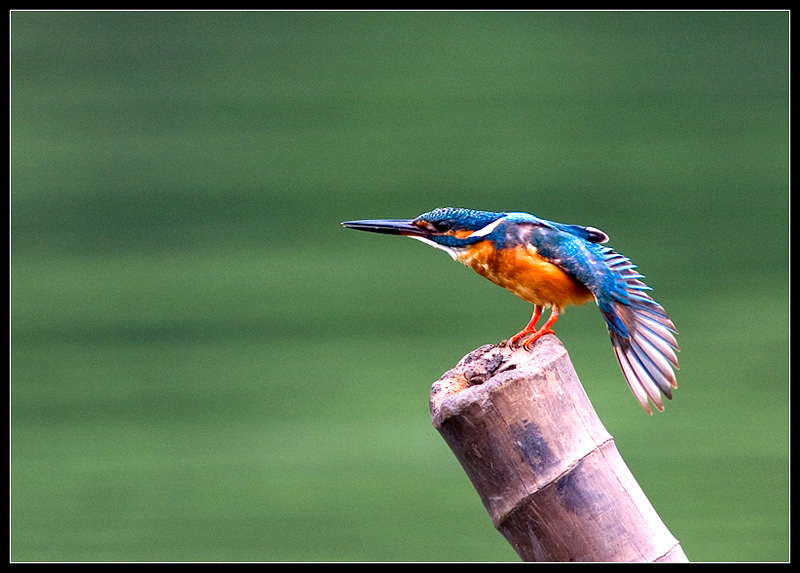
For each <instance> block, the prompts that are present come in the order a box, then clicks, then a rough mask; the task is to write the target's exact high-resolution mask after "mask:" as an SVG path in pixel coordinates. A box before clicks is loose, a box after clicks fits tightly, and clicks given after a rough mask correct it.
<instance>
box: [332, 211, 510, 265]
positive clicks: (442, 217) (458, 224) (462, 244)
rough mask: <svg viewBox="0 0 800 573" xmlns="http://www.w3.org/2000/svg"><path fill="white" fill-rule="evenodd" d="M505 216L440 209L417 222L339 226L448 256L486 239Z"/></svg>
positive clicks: (379, 221) (423, 215)
mask: <svg viewBox="0 0 800 573" xmlns="http://www.w3.org/2000/svg"><path fill="white" fill-rule="evenodd" d="M505 215H506V213H490V212H488V211H473V210H471V209H455V208H453V207H442V208H439V209H435V210H433V211H430V212H429V213H423V214H422V215H420V216H419V217H417V218H416V219H372V220H363V221H347V222H344V223H342V225H344V226H345V227H347V228H348V229H357V230H359V231H370V232H372V233H384V234H387V235H403V236H406V237H411V238H412V239H417V240H420V241H423V242H425V243H428V244H429V245H432V246H434V247H437V248H439V249H442V250H444V251H447V252H448V253H449V254H450V256H451V257H453V258H454V259H455V258H458V255H459V254H460V253H462V252H463V251H464V250H465V249H467V248H468V247H469V246H470V245H473V244H475V243H478V242H480V241H483V240H486V239H487V237H488V236H489V235H490V234H491V233H492V232H493V231H495V229H496V228H497V226H498V224H499V223H500V222H501V221H502V220H503V218H504V217H505Z"/></svg>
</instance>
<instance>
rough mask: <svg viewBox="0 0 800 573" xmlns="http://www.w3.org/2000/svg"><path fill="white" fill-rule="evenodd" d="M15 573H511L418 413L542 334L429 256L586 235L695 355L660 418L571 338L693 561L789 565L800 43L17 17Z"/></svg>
mask: <svg viewBox="0 0 800 573" xmlns="http://www.w3.org/2000/svg"><path fill="white" fill-rule="evenodd" d="M10 24H11V26H10V30H11V199H10V206H11V281H10V282H11V393H10V405H11V559H12V560H15V561H29V560H39V561H49V560H86V561H90V560H107V561H116V560H134V561H149V560H176V561H178V560H194V561H215V560H233V561H238V560H261V561H282V560H304V561H317V560H325V561H337V560H355V561H358V560H369V561H384V560H414V561H426V560H427V561H444V560H451V561H457V560H471V561H488V560H497V561H505V560H508V561H516V560H518V558H517V556H516V554H515V553H514V551H513V550H512V549H511V547H510V546H509V545H508V544H507V543H506V542H505V540H504V539H503V538H502V536H500V534H499V533H497V532H496V531H495V530H494V529H493V527H492V525H491V523H490V521H489V518H488V515H487V514H486V512H485V510H484V508H483V506H482V505H481V503H480V500H479V499H478V496H477V494H476V493H475V491H474V490H473V489H472V486H471V484H470V483H469V481H468V479H467V478H466V476H465V475H464V474H463V472H462V470H461V468H460V466H459V465H458V463H457V461H456V460H455V458H454V457H453V455H452V453H451V452H450V451H449V449H448V448H447V446H446V445H445V443H444V442H443V440H442V439H441V438H440V437H439V436H438V434H437V433H436V431H435V430H434V429H433V427H432V426H431V423H430V417H429V413H428V393H429V389H430V386H431V383H432V382H433V381H435V380H436V379H437V378H438V377H439V376H440V375H441V374H442V373H443V372H444V371H445V370H447V369H449V368H451V367H452V366H453V365H455V363H456V362H457V361H458V360H459V358H461V356H463V355H464V354H466V353H467V352H469V351H470V350H472V349H473V348H476V347H477V346H479V345H481V344H485V343H491V342H497V341H500V340H503V339H505V338H507V337H508V336H509V335H511V334H513V333H515V332H516V331H517V330H519V329H520V328H522V326H524V325H525V323H526V322H527V320H528V318H529V315H530V310H531V309H530V305H528V304H526V303H524V302H522V301H520V300H518V299H516V298H515V297H514V296H512V295H510V294H509V293H507V292H505V291H503V290H502V289H499V288H497V287H495V286H494V285H492V284H491V283H489V282H488V281H485V280H484V279H482V278H480V277H479V276H478V275H476V274H474V273H472V272H471V271H469V270H467V269H465V268H463V267H461V266H460V265H457V264H454V263H453V262H452V261H450V259H449V257H447V256H446V255H445V254H444V253H441V252H438V251H435V250H433V249H430V248H428V247H426V246H424V245H422V244H420V243H417V242H415V241H408V240H405V239H400V238H396V237H384V236H377V235H368V234H365V233H356V232H352V231H348V230H345V229H343V228H341V227H340V225H339V223H340V222H341V221H344V220H348V219H359V218H380V217H387V218H404V217H413V216H416V215H418V214H419V213H422V212H424V211H428V210H430V209H432V208H434V207H439V206H445V205H452V206H463V207H471V208H477V209H485V210H498V211H502V210H510V211H528V212H531V213H534V214H536V215H538V216H540V217H543V218H547V219H553V220H557V221H561V222H565V223H579V224H586V225H593V226H596V227H599V228H601V229H603V230H604V231H606V232H607V233H608V234H609V235H610V236H611V242H610V243H609V244H610V245H612V246H613V247H615V248H616V249H618V250H619V251H621V252H622V253H624V254H625V255H627V256H629V257H631V258H632V259H633V260H634V262H636V263H637V264H638V265H639V268H640V270H642V272H643V273H644V274H645V275H647V282H648V284H650V286H652V287H653V288H654V296H655V297H656V299H657V300H658V301H659V302H661V303H662V304H663V305H664V306H665V307H666V309H667V310H668V311H669V312H670V315H671V316H672V318H673V320H674V322H675V323H676V325H677V327H678V329H679V331H680V337H679V342H680V344H681V347H682V353H681V355H680V358H681V367H682V369H681V371H680V373H679V386H680V387H679V390H678V391H677V393H676V397H675V400H673V402H670V403H668V404H667V411H666V412H665V413H663V414H657V415H654V416H653V417H648V416H646V415H645V414H643V412H642V411H641V409H640V408H639V407H638V406H637V404H636V402H635V400H634V399H633V397H632V396H631V395H630V392H629V391H628V389H627V387H626V385H625V382H624V379H623V378H622V375H621V373H620V371H619V368H618V366H617V364H616V361H615V359H614V356H613V353H612V351H611V346H610V343H609V341H608V336H607V334H606V331H605V327H604V325H603V322H602V319H601V317H600V315H599V313H598V312H597V311H596V309H594V308H592V307H588V306H587V307H584V308H577V309H571V310H569V311H568V312H567V314H566V316H564V317H563V318H562V320H561V321H559V324H558V329H557V332H558V334H559V337H560V338H561V340H562V341H563V342H564V344H565V345H566V347H567V348H568V350H569V351H570V355H571V357H572V360H573V363H574V364H575V367H576V369H577V371H578V374H579V375H580V377H581V379H582V381H583V383H584V385H585V387H586V389H587V392H588V393H589V396H590V397H591V399H592V401H593V403H594V404H595V406H596V408H597V410H598V412H599V414H600V417H601V418H602V419H603V421H604V423H605V425H606V427H607V428H608V430H609V431H610V432H611V433H612V435H614V436H615V439H616V442H617V446H618V447H619V449H620V451H621V453H622V455H623V457H624V458H625V460H626V462H627V463H628V465H629V466H630V468H631V470H632V471H633V473H634V475H635V476H636V478H637V479H638V481H639V483H640V484H641V485H642V487H643V489H644V490H645V492H646V494H647V495H648V497H649V498H650V500H651V502H652V503H653V505H654V506H655V508H656V510H657V511H658V513H659V514H660V515H661V517H662V518H663V519H664V521H665V523H666V525H667V527H668V528H669V529H670V530H671V531H672V532H673V534H674V535H675V536H676V537H677V538H678V539H679V540H680V542H681V544H682V546H683V548H684V550H685V551H686V554H687V555H688V557H689V558H690V559H691V560H694V561H703V560H716V561H729V560H735V561H755V560H758V561H776V560H786V559H788V554H789V553H788V552H789V526H788V521H789V518H788V515H789V512H788V490H789V480H788V467H789V461H788V458H789V446H788V433H789V421H788V420H789V407H788V395H789V392H788V378H789V368H788V362H789V357H788V347H789V342H788V340H789V337H788V329H789V319H788V293H789V291H788V278H789V274H788V273H789V271H788V260H789V255H788V234H789V226H788V225H789V223H788V221H789V216H788V204H789V199H788V198H789V191H788V147H789V145H788V122H789V114H788V105H789V104H788V102H789V100H788V86H789V84H788V50H789V41H788V29H789V15H788V13H787V12H622V13H617V12H610V13H605V12H566V13H559V12H511V13H505V12H420V13H402V12H374V13H370V12H366V13H358V12H333V13H328V12H299V13H292V12H256V13H247V12H243V13H239V12H232V13H229V12H212V13H204V12H178V13H173V12H155V13H151V12H133V13H124V12H123V13H103V12H58V13H48V12H12V13H11V14H10Z"/></svg>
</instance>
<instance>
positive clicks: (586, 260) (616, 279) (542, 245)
mask: <svg viewBox="0 0 800 573" xmlns="http://www.w3.org/2000/svg"><path fill="white" fill-rule="evenodd" d="M342 225H343V226H344V227H346V228H349V229H355V230H360V231H368V232H372V233H383V234H388V235H400V236H406V237H410V238H412V239H417V240H419V241H422V242H423V243H427V244H428V245H431V246H433V247H436V248H438V249H441V250H443V251H445V252H447V253H448V254H449V255H450V256H451V257H452V258H453V259H454V260H456V261H459V262H461V263H462V264H464V265H465V266H467V267H469V268H471V269H473V270H474V271H476V272H477V273H478V274H480V275H482V276H483V277H485V278H487V279H489V280H490V281H492V282H493V283H495V284H496V285H499V286H501V287H503V288H505V289H506V290H508V291H510V292H511V293H513V294H515V295H516V296H518V297H519V298H521V299H522V300H524V301H527V302H529V303H531V304H533V313H532V315H531V318H530V321H529V322H528V324H527V325H526V326H525V328H523V329H522V330H521V331H519V332H518V333H517V334H515V335H514V336H512V337H511V338H509V339H508V341H507V343H508V344H509V345H510V346H511V347H512V348H514V347H519V346H522V347H524V348H525V349H526V350H530V348H531V346H532V345H533V343H534V342H536V341H537V340H538V339H539V338H541V337H542V336H544V335H546V334H555V333H554V332H553V325H554V324H555V323H556V321H557V320H558V318H559V316H560V314H562V313H563V310H564V307H566V306H571V305H582V304H585V303H587V302H590V301H591V300H592V299H594V301H595V302H596V303H597V306H598V308H599V310H600V313H601V314H602V315H603V318H604V319H605V323H606V326H607V328H608V332H609V335H610V337H611V345H612V347H613V350H614V354H615V355H616V358H617V361H618V362H619V366H620V368H621V370H622V373H623V375H624V377H625V380H626V382H627V384H628V387H629V388H630V390H631V392H633V395H634V397H635V398H636V401H637V402H638V403H639V405H640V406H641V407H642V408H643V409H644V410H645V412H647V413H648V414H651V415H652V410H651V408H650V402H652V404H653V405H654V406H655V407H656V409H658V410H659V411H663V410H664V401H663V399H662V396H663V397H665V398H667V399H670V400H671V399H672V390H673V389H674V388H677V387H678V386H677V382H676V377H675V370H678V369H679V366H678V359H677V356H676V354H675V353H676V352H678V351H679V350H680V349H679V348H678V343H677V341H676V339H675V335H676V334H677V330H676V329H675V325H674V324H673V323H672V321H671V320H670V319H669V317H668V316H667V314H666V312H665V311H664V308H663V307H662V306H661V305H660V304H658V303H657V302H656V301H655V300H653V298H652V297H650V295H649V294H647V291H649V290H651V289H650V287H648V286H647V285H645V284H644V283H643V282H642V280H641V279H643V278H644V275H642V274H640V273H639V272H638V271H637V270H636V268H637V267H636V265H634V264H633V263H632V262H631V261H630V259H628V258H627V257H625V256H623V255H621V254H620V253H618V252H616V251H615V250H613V249H612V248H611V247H608V246H606V245H605V243H606V242H608V240H609V237H608V235H606V234H605V233H604V232H603V231H601V230H599V229H596V228H594V227H588V226H582V225H570V224H563V223H556V222H553V221H547V220H545V219H540V218H538V217H536V216H534V215H531V214H529V213H523V212H501V213H496V212H490V211H478V210H473V209H463V208H454V207H441V208H437V209H434V210H433V211H430V212H427V213H423V214H422V215H419V216H418V217H416V218H415V219H366V220H358V221H345V222H343V223H342ZM547 307H549V308H550V309H551V310H550V315H549V317H548V318H547V320H546V321H545V322H544V324H543V325H542V326H540V327H539V328H537V327H536V324H537V322H538V321H539V319H540V318H541V316H542V312H543V311H544V309H546V308H547Z"/></svg>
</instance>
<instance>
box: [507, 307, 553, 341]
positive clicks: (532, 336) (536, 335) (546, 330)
mask: <svg viewBox="0 0 800 573" xmlns="http://www.w3.org/2000/svg"><path fill="white" fill-rule="evenodd" d="M537 311H538V312H537ZM541 313H542V307H541V306H536V307H534V309H533V317H532V318H531V321H530V322H529V323H528V326H526V327H525V328H524V329H523V330H522V332H520V333H518V334H515V335H514V336H513V337H512V338H511V340H510V343H511V346H514V344H515V343H517V342H518V341H519V340H521V339H523V338H524V339H525V340H523V341H522V346H524V347H525V349H526V350H530V348H531V345H532V344H533V343H534V342H536V341H537V340H539V339H540V338H541V337H542V336H544V335H545V334H555V333H554V332H553V329H552V328H550V327H551V326H553V325H554V324H555V323H556V321H557V320H558V313H559V309H558V307H557V306H555V305H553V309H552V311H551V312H550V317H549V318H548V319H547V321H546V322H545V323H544V324H543V325H542V327H541V328H540V329H538V330H536V321H537V320H539V315H541Z"/></svg>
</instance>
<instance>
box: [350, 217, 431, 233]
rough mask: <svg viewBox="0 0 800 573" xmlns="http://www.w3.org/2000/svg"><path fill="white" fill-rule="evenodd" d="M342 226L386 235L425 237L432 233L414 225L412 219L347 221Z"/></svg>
mask: <svg viewBox="0 0 800 573" xmlns="http://www.w3.org/2000/svg"><path fill="white" fill-rule="evenodd" d="M342 226H344V227H347V228H348V229H356V230H358V231H369V232H371V233H383V234H385V235H411V236H414V237H425V236H427V235H429V234H430V233H429V232H428V231H426V230H425V229H423V228H421V227H418V226H416V225H415V224H414V221H413V220H412V219H368V220H364V221H345V222H344V223H342Z"/></svg>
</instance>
